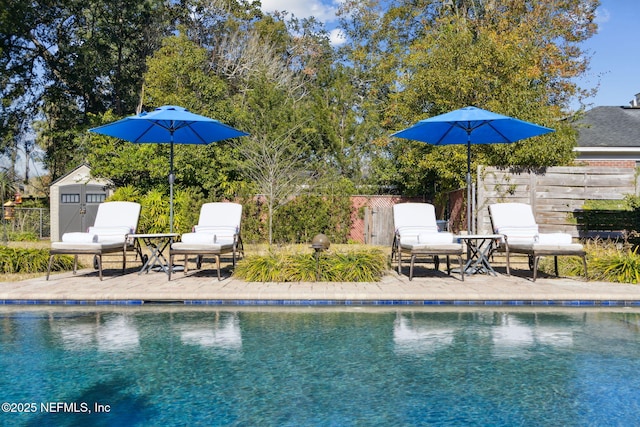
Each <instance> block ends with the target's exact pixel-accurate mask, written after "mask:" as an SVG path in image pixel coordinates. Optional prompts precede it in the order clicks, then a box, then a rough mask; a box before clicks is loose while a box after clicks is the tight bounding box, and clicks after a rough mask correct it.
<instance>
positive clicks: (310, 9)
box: [262, 0, 341, 22]
mask: <svg viewBox="0 0 640 427" xmlns="http://www.w3.org/2000/svg"><path fill="white" fill-rule="evenodd" d="M340 2H341V1H340V0H328V1H322V0H262V11H263V12H275V11H278V12H283V11H286V12H289V13H291V14H293V15H295V16H296V18H308V17H310V16H313V17H315V18H316V19H318V20H319V21H321V22H332V21H335V19H336V11H337V9H338V6H339V4H340Z"/></svg>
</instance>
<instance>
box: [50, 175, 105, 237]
mask: <svg viewBox="0 0 640 427" xmlns="http://www.w3.org/2000/svg"><path fill="white" fill-rule="evenodd" d="M111 187H112V186H111V181H109V180H106V179H98V178H93V177H92V176H91V168H89V166H88V165H86V164H83V165H80V166H78V167H77V168H75V169H74V170H72V171H71V172H69V173H68V174H66V175H65V176H63V177H61V178H59V179H57V180H56V181H55V182H53V183H52V184H51V188H50V194H49V198H50V213H51V241H52V242H58V241H60V238H61V236H62V235H63V234H64V233H67V232H72V231H86V230H87V228H88V227H89V226H91V225H93V222H94V221H95V218H96V212H97V211H98V205H99V204H100V203H102V202H104V201H105V199H106V198H107V197H109V196H111V194H113V190H112V189H111Z"/></svg>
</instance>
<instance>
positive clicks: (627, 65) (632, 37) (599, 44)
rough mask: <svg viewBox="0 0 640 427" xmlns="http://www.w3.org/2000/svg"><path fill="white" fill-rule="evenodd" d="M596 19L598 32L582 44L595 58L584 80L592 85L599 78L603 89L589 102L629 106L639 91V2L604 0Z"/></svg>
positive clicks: (587, 84) (600, 104) (584, 83)
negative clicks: (587, 76)
mask: <svg viewBox="0 0 640 427" xmlns="http://www.w3.org/2000/svg"><path fill="white" fill-rule="evenodd" d="M596 22H597V24H598V34H596V35H595V36H593V37H592V38H591V39H589V40H587V42H585V44H584V45H583V48H586V49H588V50H589V51H591V56H592V58H591V70H590V72H589V74H590V75H589V78H588V79H584V80H581V83H582V85H584V86H588V87H593V86H595V85H596V84H597V81H598V78H599V80H600V88H599V89H598V94H597V95H596V96H595V97H593V98H590V99H589V100H587V102H588V103H589V104H593V106H594V107H599V106H616V105H625V106H628V105H629V102H630V101H631V100H632V99H633V98H634V97H635V95H636V94H637V93H640V45H638V38H637V33H638V26H640V1H638V0H601V4H600V7H599V8H598V10H597V18H596Z"/></svg>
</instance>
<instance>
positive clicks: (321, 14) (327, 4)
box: [262, 0, 640, 109]
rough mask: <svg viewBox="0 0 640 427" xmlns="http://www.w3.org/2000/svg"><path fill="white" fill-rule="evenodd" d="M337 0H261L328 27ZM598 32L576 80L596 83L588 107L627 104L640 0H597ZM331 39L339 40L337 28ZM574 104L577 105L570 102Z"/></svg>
mask: <svg viewBox="0 0 640 427" xmlns="http://www.w3.org/2000/svg"><path fill="white" fill-rule="evenodd" d="M340 3H341V1H340V0H262V9H263V11H265V12H273V11H276V10H277V11H287V12H289V13H292V14H294V15H295V16H296V17H298V18H305V17H308V16H315V17H316V18H317V19H318V20H320V21H322V22H325V23H326V24H327V28H328V29H331V28H332V26H333V25H335V24H336V19H335V12H336V10H337V8H338V7H339V5H340ZM596 22H597V24H598V27H599V28H598V33H597V34H596V35H595V36H593V37H592V38H591V39H589V40H587V41H586V42H585V43H584V44H583V45H582V48H583V49H586V50H588V51H589V55H590V56H591V69H590V70H589V72H588V73H587V74H586V75H585V76H584V78H581V79H580V80H578V81H577V82H578V84H579V85H580V86H582V87H584V88H587V89H590V88H593V87H595V86H596V85H598V83H599V84H600V87H599V89H598V94H597V95H596V96H594V97H591V98H589V99H587V100H586V101H585V102H586V103H587V105H588V108H587V109H589V108H592V107H598V106H612V105H627V106H628V105H629V103H630V101H631V100H632V99H633V98H634V97H635V95H636V94H637V93H640V44H638V39H637V36H636V34H637V32H638V28H639V27H640V0H601V5H600V7H599V8H598V10H597V18H596ZM332 40H333V42H334V43H336V44H337V43H339V40H340V39H339V37H338V35H337V32H334V33H333V38H332ZM572 108H574V109H576V108H578V105H577V104H575V105H572Z"/></svg>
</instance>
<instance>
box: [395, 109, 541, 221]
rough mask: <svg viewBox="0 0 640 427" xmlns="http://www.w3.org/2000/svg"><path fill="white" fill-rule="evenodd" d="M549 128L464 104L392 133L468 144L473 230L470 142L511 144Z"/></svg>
mask: <svg viewBox="0 0 640 427" xmlns="http://www.w3.org/2000/svg"><path fill="white" fill-rule="evenodd" d="M549 132H554V130H553V129H550V128H546V127H544V126H539V125H536V124H534V123H530V122H525V121H523V120H519V119H516V118H513V117H509V116H503V115H502V114H497V113H493V112H491V111H487V110H483V109H481V108H477V107H464V108H460V109H459V110H454V111H450V112H448V113H444V114H440V115H439V116H434V117H430V118H428V119H424V120H420V121H419V122H418V123H416V124H415V125H413V126H411V127H409V128H407V129H404V130H401V131H399V132H396V133H394V134H393V135H391V136H395V137H398V138H405V139H412V140H416V141H421V142H426V143H428V144H432V145H451V144H466V145H467V231H468V232H469V233H471V145H472V144H509V143H512V142H516V141H520V140H522V139H526V138H530V137H533V136H538V135H544V134H546V133H549Z"/></svg>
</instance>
